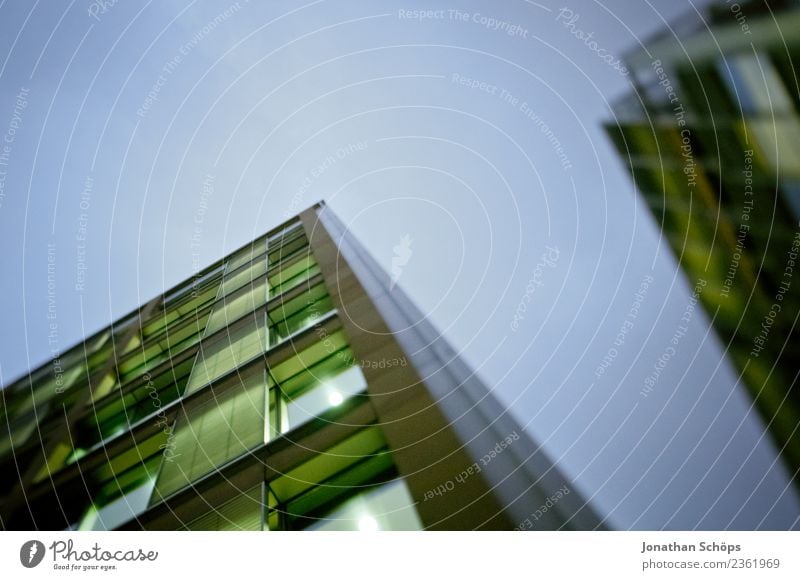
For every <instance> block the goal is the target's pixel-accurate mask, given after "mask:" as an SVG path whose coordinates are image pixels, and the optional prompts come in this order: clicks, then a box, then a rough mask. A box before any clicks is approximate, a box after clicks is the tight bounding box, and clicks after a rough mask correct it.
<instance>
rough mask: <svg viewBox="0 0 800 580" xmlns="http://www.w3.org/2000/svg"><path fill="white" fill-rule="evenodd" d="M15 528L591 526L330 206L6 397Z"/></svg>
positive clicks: (6, 484)
mask: <svg viewBox="0 0 800 580" xmlns="http://www.w3.org/2000/svg"><path fill="white" fill-rule="evenodd" d="M2 403H3V406H2V417H3V421H2V424H3V436H2V440H1V441H0V469H1V470H2V472H3V473H4V474H5V476H4V477H3V478H2V481H1V482H0V485H2V489H0V494H2V502H1V503H0V505H2V524H3V526H4V527H5V528H7V529H30V528H37V529H78V530H98V529H147V530H177V529H187V530H239V529H241V530H298V529H327V530H333V529H336V530H338V529H369V530H372V529H400V530H415V529H470V530H471V529H487V530H488V529H514V528H517V529H560V528H564V529H594V528H599V527H602V523H601V521H600V520H599V519H598V518H597V516H596V515H595V514H594V513H593V511H592V509H591V508H590V507H588V506H587V505H586V504H585V502H584V501H583V499H582V498H581V494H580V493H579V492H578V490H577V489H575V488H574V486H573V485H572V484H571V483H570V482H569V481H567V480H566V479H565V478H564V477H563V476H562V475H561V473H560V472H559V470H558V469H557V468H556V467H555V466H554V465H553V464H552V463H551V461H550V460H549V459H548V458H547V457H546V455H545V453H544V452H543V451H542V450H541V449H540V447H539V446H537V445H536V444H534V442H533V441H532V440H531V439H530V438H529V437H528V436H527V435H526V433H525V432H524V431H523V430H522V428H521V427H520V426H519V425H517V424H516V423H515V422H514V421H513V420H512V419H511V417H510V416H509V414H508V413H507V412H506V410H505V409H504V408H503V407H502V406H501V405H500V404H498V402H497V401H496V399H495V398H494V397H493V395H492V394H491V392H490V391H489V390H487V389H486V387H485V386H484V385H483V384H482V382H481V381H480V380H479V379H478V377H477V376H476V375H475V373H474V372H473V371H472V370H471V369H470V368H469V367H468V366H467V365H466V364H465V363H464V362H462V361H461V359H460V358H459V357H458V355H457V353H456V352H454V351H453V350H452V348H451V347H450V346H449V345H448V344H447V343H446V342H445V341H444V340H443V339H442V337H441V336H440V335H439V333H438V332H436V331H435V329H434V328H433V326H432V325H431V324H430V323H429V322H428V321H427V320H426V319H425V317H424V316H422V315H421V313H420V312H419V311H418V310H417V308H416V307H415V306H414V305H413V304H412V303H411V302H410V301H409V300H408V298H407V297H406V296H405V294H404V293H403V292H402V290H401V289H400V288H399V287H398V286H396V285H394V284H393V280H391V279H390V278H389V276H388V275H387V274H386V273H385V272H384V271H383V270H382V269H381V268H380V267H379V266H378V265H377V264H376V262H375V261H374V259H373V258H372V257H371V256H370V255H369V254H368V253H367V252H366V251H365V249H364V248H363V247H361V246H360V245H359V244H358V243H357V241H356V240H355V239H354V238H353V237H352V235H351V234H350V233H348V232H347V231H346V229H345V228H344V227H343V226H342V224H341V222H340V221H339V220H338V219H337V218H336V216H335V215H334V214H333V213H332V212H331V210H330V209H329V208H328V207H327V206H326V205H325V204H324V203H320V204H317V205H315V206H313V207H312V208H309V209H308V210H306V211H304V212H302V213H301V214H300V215H299V216H298V217H296V218H294V219H291V220H289V221H288V222H286V223H284V224H282V225H281V226H280V227H277V228H275V229H274V230H272V231H270V232H269V233H267V234H266V235H264V236H262V237H260V238H258V239H257V240H255V241H253V242H252V243H248V244H247V245H246V246H244V247H243V248H241V249H239V250H237V251H235V252H233V253H232V254H230V255H229V256H227V257H226V258H224V259H222V260H220V261H218V262H216V263H214V264H212V265H211V266H209V267H208V268H206V269H205V270H203V271H202V272H199V273H198V274H197V275H195V276H193V277H192V278H191V279H190V280H187V281H186V282H184V283H182V284H179V285H178V286H177V287H175V288H173V289H171V290H169V291H168V292H166V293H164V294H163V295H162V296H159V297H157V298H156V299H154V300H151V301H150V302H148V303H147V304H145V305H144V306H142V307H141V308H139V309H137V310H136V311H135V312H133V313H131V314H130V315H129V316H125V317H124V318H122V320H120V321H118V322H116V323H114V324H112V325H111V326H110V327H109V328H106V329H104V330H102V331H100V332H98V333H97V334H95V335H94V336H92V337H90V338H88V339H87V340H86V341H84V342H82V343H81V344H79V345H77V346H76V347H74V348H72V349H71V350H69V351H68V352H65V353H63V355H61V356H59V357H58V358H56V359H54V360H52V361H50V362H48V363H47V364H45V365H43V366H42V367H40V368H38V369H36V370H34V371H33V372H32V373H30V375H28V376H25V377H24V378H22V379H20V380H19V381H17V382H15V383H14V384H12V385H9V386H8V387H7V388H5V389H4V390H3V391H2Z"/></svg>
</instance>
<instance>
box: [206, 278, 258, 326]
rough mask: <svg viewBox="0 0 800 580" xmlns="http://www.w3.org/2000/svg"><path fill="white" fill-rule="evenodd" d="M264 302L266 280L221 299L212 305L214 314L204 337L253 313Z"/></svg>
mask: <svg viewBox="0 0 800 580" xmlns="http://www.w3.org/2000/svg"><path fill="white" fill-rule="evenodd" d="M266 302H267V280H266V278H261V279H260V280H258V281H256V282H254V283H253V284H252V285H250V286H246V287H245V288H243V289H242V291H240V292H237V293H236V294H232V295H228V296H226V297H225V298H222V299H221V300H219V301H217V303H216V304H215V305H214V312H213V314H212V315H211V318H210V319H209V321H208V325H207V327H206V336H209V335H211V334H213V333H214V332H216V331H217V330H219V329H220V328H222V327H224V326H227V325H229V324H232V323H233V322H235V321H237V320H238V319H240V318H241V317H242V316H244V315H245V314H247V313H248V312H253V311H254V310H255V309H257V308H259V307H261V306H263V305H264V304H266Z"/></svg>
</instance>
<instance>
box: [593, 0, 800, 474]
mask: <svg viewBox="0 0 800 580" xmlns="http://www.w3.org/2000/svg"><path fill="white" fill-rule="evenodd" d="M799 29H800V4H798V2H796V1H772V0H771V1H770V2H769V3H767V2H761V1H759V2H740V3H730V2H718V3H716V4H714V5H712V6H711V7H710V8H709V9H708V11H707V12H705V13H704V14H702V18H701V16H699V15H698V13H697V12H695V11H692V12H691V13H690V14H688V15H687V16H686V18H684V19H681V20H679V21H678V22H675V23H672V24H671V25H670V27H669V28H668V29H664V30H663V32H661V33H659V34H658V35H657V36H655V37H654V38H652V39H650V40H649V41H645V42H644V45H643V46H639V47H637V49H636V50H635V51H634V52H633V53H631V54H630V55H628V57H627V59H626V60H627V64H628V69H629V71H630V72H631V77H630V78H631V81H632V82H633V84H634V86H635V90H634V91H631V92H630V94H629V95H627V96H626V97H625V98H623V99H622V100H621V101H620V102H618V103H617V104H616V106H615V107H614V119H613V121H610V122H609V123H608V125H607V130H608V133H609V134H610V136H611V138H612V140H613V142H614V144H615V146H616V148H617V150H618V151H619V153H620V155H621V156H622V159H623V161H624V164H625V166H626V168H627V169H628V170H629V171H630V173H631V176H632V178H633V180H634V181H635V185H636V187H637V189H638V190H639V191H640V192H641V195H642V197H643V199H644V200H645V202H646V204H647V205H648V206H649V208H650V209H651V210H652V214H653V216H654V217H655V219H656V221H657V222H658V224H659V225H660V226H661V228H662V230H663V238H662V240H663V242H665V243H667V244H668V245H669V246H670V247H671V248H672V251H673V252H674V254H675V256H676V258H677V259H678V261H679V262H680V265H681V267H682V268H683V269H684V271H685V272H686V274H687V275H688V277H689V280H690V283H689V286H690V287H692V288H694V289H695V291H696V293H697V295H698V297H699V301H700V302H701V303H702V304H703V306H704V307H705V309H706V311H707V313H708V316H709V318H710V320H711V323H712V324H713V326H714V327H715V329H716V331H717V333H718V334H719V337H720V338H721V339H722V345H723V347H724V348H725V349H726V350H727V353H728V355H729V357H730V359H731V360H732V362H733V364H734V366H735V368H736V370H737V371H738V373H739V375H740V377H741V381H742V383H743V384H744V385H745V386H746V388H747V389H748V390H749V392H750V394H751V395H752V398H753V401H754V404H755V406H756V408H757V409H758V410H759V411H760V413H761V415H762V417H763V419H764V422H765V424H766V426H767V428H768V430H769V432H770V433H771V435H772V437H773V439H774V442H775V443H776V445H777V447H778V449H779V450H780V451H781V453H782V455H783V457H784V458H785V459H786V461H787V464H788V465H789V467H790V469H791V473H793V474H796V473H797V471H798V469H800V386H799V385H798V384H797V378H798V371H800V336H798V330H797V324H798V313H799V311H798V306H800V276H798V274H800V268H799V267H798V265H799V264H800V263H798V261H797V258H798V252H799V251H800V227H798V224H800V154H799V153H798V152H800V90H799V89H798V86H799V85H798V70H800V68H799V67H800V35H798V34H797V30H799ZM699 388H701V386H698V389H699Z"/></svg>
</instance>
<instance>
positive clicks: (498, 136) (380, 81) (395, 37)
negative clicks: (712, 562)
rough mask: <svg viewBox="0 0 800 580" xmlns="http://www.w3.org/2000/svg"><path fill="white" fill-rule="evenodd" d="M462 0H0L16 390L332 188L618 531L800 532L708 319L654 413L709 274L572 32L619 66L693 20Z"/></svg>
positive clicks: (616, 88)
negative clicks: (701, 277) (627, 166)
mask: <svg viewBox="0 0 800 580" xmlns="http://www.w3.org/2000/svg"><path fill="white" fill-rule="evenodd" d="M458 4H459V9H458V10H459V13H458V14H457V13H456V12H454V11H452V8H451V6H450V5H448V4H447V3H444V2H439V1H437V0H430V1H427V2H414V1H409V2H403V3H364V2H355V1H337V2H332V1H323V0H319V1H314V2H308V3H301V2H285V1H276V2H269V3H256V2H245V1H243V0H242V1H240V2H234V3H226V2H199V1H196V2H190V3H182V2H181V3H179V2H148V3H133V2H117V3H111V2H107V3H106V8H105V12H103V11H101V10H100V9H99V8H98V7H99V4H95V3H93V2H89V1H86V0H81V1H79V0H75V1H73V2H61V3H58V6H55V5H54V4H53V3H48V4H47V5H45V3H41V2H36V3H31V2H21V1H11V2H3V3H2V4H0V15H1V16H2V17H0V133H2V134H3V135H7V134H8V131H9V130H10V129H12V128H13V129H14V133H13V139H12V143H11V150H10V152H9V161H8V164H7V167H5V171H6V175H5V181H4V189H3V193H4V195H3V196H0V236H2V242H3V246H4V250H5V251H4V252H3V253H2V254H0V268H1V269H0V271H2V272H5V273H6V274H4V275H3V277H2V278H0V292H2V296H3V300H2V301H1V305H0V309H2V311H1V312H0V321H2V322H1V323H0V324H2V328H3V333H2V335H3V336H2V339H0V340H2V342H1V343H0V346H1V348H0V380H2V382H3V383H7V382H9V381H11V380H13V379H14V378H16V377H18V376H19V375H20V374H21V373H23V372H24V371H25V370H26V369H28V368H30V367H34V366H36V365H38V364H40V363H42V362H44V361H45V360H47V359H48V358H49V357H51V356H52V355H53V353H54V352H57V351H58V350H59V349H64V348H67V347H69V346H71V345H72V344H74V343H75V342H76V341H78V340H79V339H80V338H81V337H83V336H85V335H88V334H90V333H92V332H94V331H96V330H98V329H99V328H102V327H103V326H106V325H107V324H109V323H110V322H111V321H112V320H113V319H115V318H117V317H119V316H121V315H123V314H125V313H127V312H128V311H130V310H132V309H133V308H135V307H136V306H137V305H139V304H140V303H142V302H144V301H145V300H148V299H150V298H152V297H153V296H155V295H157V294H159V293H161V292H162V291H163V290H165V289H166V288H168V287H170V286H172V285H174V284H175V283H177V282H179V281H181V280H183V279H185V278H187V277H189V276H190V275H191V274H192V273H193V272H194V271H195V270H196V269H197V268H201V267H203V266H204V265H206V264H209V263H210V262H212V261H214V260H215V259H217V258H219V257H220V256H222V255H224V254H225V253H227V252H229V251H231V250H233V249H234V248H236V247H238V246H240V245H242V244H243V243H245V242H247V241H249V240H251V239H252V238H254V237H255V236H257V235H258V234H260V233H263V232H264V231H265V230H267V229H269V228H270V227H272V226H274V225H276V224H277V223H279V222H281V221H283V220H284V219H286V217H287V216H288V215H291V214H294V213H297V212H298V211H299V210H301V209H303V208H305V207H307V206H309V205H311V204H313V203H314V202H315V201H317V200H318V199H322V198H324V199H326V201H327V202H328V204H329V205H330V206H331V207H332V208H333V209H334V210H335V211H336V212H337V213H338V214H339V216H340V217H341V218H342V219H343V221H344V222H345V223H347V224H348V225H349V227H350V228H351V229H352V231H353V232H354V233H355V234H356V236H357V237H358V238H359V239H360V240H361V241H362V242H363V243H364V244H365V245H366V246H367V248H368V249H369V250H370V251H371V252H372V253H373V254H374V255H375V257H376V258H377V259H378V261H379V262H380V263H382V264H383V265H384V267H385V268H386V269H387V270H389V269H390V268H391V264H392V257H393V248H394V247H395V246H396V245H397V244H398V243H400V241H401V240H402V239H403V238H404V237H406V236H408V239H410V240H411V244H410V257H409V259H408V262H407V264H405V265H404V266H403V269H402V273H401V275H400V277H399V278H398V283H399V284H400V285H401V286H402V287H403V288H404V289H405V290H406V291H407V292H408V293H409V295H410V296H411V297H412V298H413V299H414V300H415V301H416V302H417V303H418V304H419V305H420V306H421V308H422V310H423V311H424V312H426V313H429V316H430V318H431V319H432V320H433V322H434V323H435V324H436V325H437V326H438V327H439V328H441V329H442V330H443V332H444V333H445V334H446V336H447V337H448V338H449V339H450V340H451V342H452V343H453V345H454V346H455V347H456V348H457V349H459V350H460V351H461V352H462V354H463V356H464V357H465V358H466V360H467V361H468V362H469V363H470V364H471V365H473V366H474V367H475V368H476V369H478V372H479V374H480V375H481V376H482V377H483V378H484V379H485V380H486V382H487V384H489V385H491V386H492V388H493V389H494V391H495V392H496V393H497V395H498V396H499V397H500V398H501V400H502V401H503V402H505V403H506V404H507V405H509V406H510V407H511V409H512V411H513V413H514V414H515V416H516V417H517V419H518V420H519V421H520V422H521V423H522V424H523V425H524V426H525V428H526V429H527V430H528V431H529V432H530V433H531V434H532V435H534V436H535V437H536V438H537V439H538V440H539V441H540V442H542V443H543V444H544V446H545V448H546V449H547V450H548V451H549V452H550V454H551V456H552V457H553V458H554V459H556V460H557V461H558V463H559V465H560V466H561V468H562V469H563V470H564V471H565V473H567V474H568V476H570V477H571V478H574V479H575V481H576V486H577V487H578V488H579V489H580V490H581V491H582V492H583V493H584V494H585V495H586V496H587V497H592V501H593V502H595V504H596V505H597V509H598V511H599V512H600V513H601V514H602V515H603V516H605V517H607V518H608V520H607V521H608V523H609V525H611V526H612V527H620V528H628V527H635V528H661V527H665V528H672V529H675V528H677V529H685V528H695V527H698V528H704V529H714V528H739V529H750V528H757V527H765V528H777V529H785V528H788V527H791V526H795V527H797V526H799V525H800V523H799V522H798V521H797V518H798V514H800V504H799V503H798V498H797V496H796V492H795V491H794V489H793V488H791V487H789V480H788V476H787V473H786V470H785V469H784V468H783V466H782V465H781V464H780V463H779V462H778V461H777V458H776V454H775V450H774V447H773V446H772V444H771V442H770V441H769V438H768V436H767V435H765V432H764V428H763V422H762V421H761V420H760V419H759V418H758V416H757V414H756V412H755V410H753V409H752V408H751V402H750V400H749V398H748V397H747V396H746V394H745V393H744V391H743V389H742V388H741V387H740V386H739V385H737V383H736V380H737V377H736V375H735V373H734V372H733V370H732V368H731V366H730V364H729V363H728V362H727V360H725V359H724V357H723V353H722V349H721V347H720V342H719V340H718V339H717V337H716V336H715V335H714V334H713V332H712V331H710V330H709V327H708V324H707V321H708V320H707V317H706V316H705V314H704V313H703V312H701V311H699V310H694V311H693V313H692V315H691V317H690V323H689V331H688V332H687V333H686V335H685V336H682V337H681V338H680V340H679V341H678V344H677V345H676V346H675V353H674V356H672V357H671V358H670V359H669V361H668V362H667V363H666V364H664V365H663V369H660V372H659V374H658V378H657V381H656V382H655V384H654V386H653V387H652V390H651V391H647V392H646V396H645V395H644V394H643V389H644V387H645V381H646V380H647V379H648V377H649V376H651V375H652V373H653V370H654V365H655V364H656V363H657V361H658V360H659V358H660V357H663V355H664V353H665V351H666V349H668V348H669V346H670V345H671V340H672V338H673V337H674V336H675V333H676V328H677V324H678V322H679V321H680V318H681V317H682V316H683V315H684V314H685V313H686V312H687V309H688V308H689V306H690V304H691V292H692V286H693V285H694V281H689V280H687V279H686V278H685V276H684V275H683V274H682V273H680V271H678V270H677V268H676V263H675V260H674V258H673V256H672V255H671V254H670V253H669V251H668V250H667V248H666V247H665V244H664V241H663V240H662V239H661V238H660V237H659V231H658V228H657V226H656V224H655V223H654V221H653V219H652V218H651V216H650V214H649V213H648V211H647V209H646V208H645V207H644V206H643V205H642V202H641V200H640V199H639V198H638V197H637V196H636V195H635V193H634V191H633V189H632V186H631V184H630V182H629V180H628V178H627V176H626V175H625V173H624V172H623V171H622V167H621V163H620V161H619V160H618V158H617V157H616V155H615V154H614V152H613V151H612V149H611V147H610V142H609V140H608V139H607V138H606V136H605V134H604V132H603V130H602V126H601V124H602V123H603V122H604V121H605V120H607V119H608V118H610V115H611V113H610V110H609V103H611V102H613V101H614V100H615V99H616V98H618V97H619V96H620V95H622V94H625V93H626V92H627V91H628V90H629V89H630V82H629V78H628V77H626V76H625V75H624V74H621V72H620V71H619V70H617V69H615V67H613V66H611V65H609V64H607V63H606V62H604V61H603V60H602V59H601V58H600V56H599V55H598V54H597V53H596V52H594V51H592V50H591V49H590V48H589V47H587V46H586V44H585V43H584V42H583V41H581V40H580V39H578V38H576V37H575V36H574V35H573V34H571V33H570V29H568V28H567V27H566V26H565V25H564V22H563V19H559V17H558V15H559V11H560V9H561V8H566V9H568V10H570V11H571V12H572V13H573V14H576V15H578V16H579V18H578V20H577V21H575V24H576V25H577V26H578V27H579V28H580V29H581V30H583V31H585V32H586V33H593V35H594V36H593V38H594V39H595V40H596V42H597V46H598V48H602V49H604V50H606V51H607V53H608V54H610V55H615V56H617V57H619V56H622V54H623V52H624V51H625V50H626V49H628V48H630V47H631V46H634V45H635V44H636V43H637V38H643V37H646V36H647V35H648V34H650V33H652V32H653V31H655V30H659V29H661V28H662V27H663V26H665V22H668V21H670V20H672V19H674V17H675V16H676V15H678V14H682V13H685V12H686V11H687V10H691V5H690V3H689V1H688V0H679V1H661V2H647V1H646V2H641V3H639V2H635V3H631V2H624V1H623V0H608V1H605V2H602V3H598V2H594V1H592V0H580V1H578V0H575V1H572V2H569V3H565V4H557V3H550V2H545V3H541V4H540V3H536V2H528V1H523V0H513V1H508V2H503V3H488V2H470V1H466V2H460V3H458ZM420 10H421V11H423V13H421V14H420V13H419V12H414V11H420ZM465 15H466V16H465ZM603 54H606V53H603ZM20 94H22V97H21V98H20ZM0 169H2V168H0ZM196 227H197V228H199V233H198V234H197V236H196V237H195V239H194V241H193V233H194V232H195V228H196ZM48 260H50V262H51V265H50V268H51V270H50V274H51V280H50V281H51V286H50V293H49V294H48ZM648 280H651V281H650V282H647V281H648ZM643 281H645V283H646V286H647V287H646V288H645V290H644V291H642V289H643V288H644V286H643ZM637 292H638V293H639V297H637ZM632 309H635V312H636V316H635V317H634V316H632V314H631V312H632ZM48 316H50V318H48ZM53 316H54V318H53ZM515 316H516V319H515ZM51 324H55V327H54V328H51V327H50V325H51ZM623 328H624V329H625V330H624V332H623V338H622V341H621V343H620V342H619V340H618V343H619V344H617V345H615V343H614V341H615V339H618V337H619V333H620V332H621V329H623ZM612 348H616V350H615V351H614V353H615V354H614V356H613V361H611V362H610V363H609V358H610V356H609V353H610V349H612ZM604 357H606V364H607V368H605V369H604V372H602V374H599V373H598V371H597V369H598V367H599V366H601V364H602V363H603V359H604ZM598 374H599V376H598Z"/></svg>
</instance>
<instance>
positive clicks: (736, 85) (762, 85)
mask: <svg viewBox="0 0 800 580" xmlns="http://www.w3.org/2000/svg"><path fill="white" fill-rule="evenodd" d="M718 68H719V71H720V75H721V76H722V78H723V79H724V81H725V82H726V83H727V85H728V88H729V90H730V92H731V96H732V99H733V101H734V102H736V101H737V99H738V101H739V102H740V103H741V106H742V112H743V113H745V114H762V115H766V116H771V115H773V114H775V115H782V114H786V113H791V112H792V110H793V108H794V107H793V105H792V100H791V98H790V97H789V93H788V92H787V91H786V86H785V85H784V84H783V80H781V77H780V75H779V74H778V72H777V70H776V69H775V67H774V66H773V64H772V62H771V61H770V58H769V57H768V56H767V55H765V54H752V53H743V54H738V55H734V56H729V57H726V58H724V59H722V60H720V61H719V63H718Z"/></svg>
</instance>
